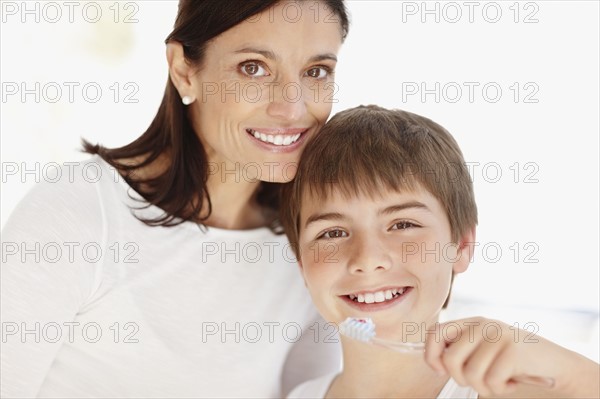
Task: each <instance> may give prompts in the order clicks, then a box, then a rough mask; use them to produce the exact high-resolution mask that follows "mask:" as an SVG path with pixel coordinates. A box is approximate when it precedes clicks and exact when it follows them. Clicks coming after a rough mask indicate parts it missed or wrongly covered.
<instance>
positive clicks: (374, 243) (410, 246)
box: [299, 188, 475, 338]
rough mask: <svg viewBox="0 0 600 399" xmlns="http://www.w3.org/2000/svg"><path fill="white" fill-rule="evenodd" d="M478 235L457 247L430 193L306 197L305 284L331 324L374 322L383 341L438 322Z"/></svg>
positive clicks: (303, 222) (302, 225) (302, 234)
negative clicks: (404, 326) (405, 326)
mask: <svg viewBox="0 0 600 399" xmlns="http://www.w3.org/2000/svg"><path fill="white" fill-rule="evenodd" d="M474 238H475V237H474V231H472V232H470V233H469V234H467V235H466V236H465V237H463V238H462V239H461V240H460V241H459V243H452V240H451V233H450V224H449V221H448V217H447V216H446V213H445V211H444V209H443V208H442V205H441V204H440V202H439V201H438V200H437V199H436V198H435V197H434V196H433V195H431V194H430V193H429V192H428V191H427V190H425V189H422V188H419V189H418V190H416V191H412V192H402V193H400V192H397V191H391V190H386V191H382V193H381V196H377V197H375V198H374V199H372V198H369V197H368V196H362V195H361V196H357V197H354V198H351V199H345V198H344V197H343V196H342V195H341V193H340V192H338V191H334V192H333V193H332V194H331V195H330V196H329V198H328V199H327V200H325V201H324V200H319V199H315V198H309V197H308V196H306V195H305V197H304V199H303V203H302V208H301V213H300V242H299V248H300V259H301V267H302V272H303V275H304V279H305V281H306V285H307V287H308V289H309V291H310V294H311V296H312V298H313V301H314V302H315V304H316V306H317V308H318V309H319V311H320V312H321V314H322V315H323V317H325V319H327V320H329V321H332V322H335V323H340V322H342V321H343V320H345V319H346V317H370V318H372V319H373V321H374V322H375V324H376V326H377V335H378V336H383V337H388V338H392V337H393V336H397V335H398V333H399V332H400V330H401V326H400V324H399V323H402V322H409V323H417V325H419V326H420V325H421V323H423V322H425V323H427V324H430V323H434V322H436V321H437V317H438V314H439V311H440V309H441V308H442V305H443V303H444V301H445V299H446V297H447V295H448V292H449V289H450V284H451V276H452V271H454V272H455V273H460V272H463V271H464V270H466V268H467V267H468V264H469V261H470V255H471V252H470V250H471V248H472V247H471V246H470V245H468V244H467V245H465V244H463V242H473V241H474Z"/></svg>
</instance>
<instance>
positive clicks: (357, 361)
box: [327, 340, 448, 398]
mask: <svg viewBox="0 0 600 399" xmlns="http://www.w3.org/2000/svg"><path fill="white" fill-rule="evenodd" d="M342 346H343V350H344V371H343V372H342V373H341V374H340V375H339V376H338V377H337V378H336V379H335V380H334V382H333V383H332V385H331V387H330V388H329V391H328V393H327V398H341V397H345V398H358V397H363V398H365V397H370V398H377V397H378V398H384V397H388V398H389V397H409V398H418V397H424V398H435V397H437V396H438V395H439V393H440V391H441V390H442V388H443V387H444V385H445V384H446V382H447V381H448V377H447V376H445V377H440V376H439V375H437V374H436V372H435V371H433V370H432V369H431V368H430V367H429V366H428V365H427V364H426V363H425V360H424V357H423V353H420V352H418V353H399V352H394V351H392V350H390V349H387V348H382V347H378V346H374V345H365V344H363V343H361V342H356V341H348V340H344V342H343V344H342Z"/></svg>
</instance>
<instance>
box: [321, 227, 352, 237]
mask: <svg viewBox="0 0 600 399" xmlns="http://www.w3.org/2000/svg"><path fill="white" fill-rule="evenodd" d="M342 237H348V233H346V232H345V231H344V230H339V229H335V230H329V231H326V232H325V233H323V234H321V235H320V236H319V237H317V238H342Z"/></svg>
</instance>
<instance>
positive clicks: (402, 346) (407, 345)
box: [370, 338, 425, 353]
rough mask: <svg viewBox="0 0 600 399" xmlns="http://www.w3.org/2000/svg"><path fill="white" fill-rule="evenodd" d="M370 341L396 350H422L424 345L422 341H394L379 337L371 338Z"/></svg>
mask: <svg viewBox="0 0 600 399" xmlns="http://www.w3.org/2000/svg"><path fill="white" fill-rule="evenodd" d="M370 342H371V343H373V344H375V345H379V346H383V347H386V348H389V349H392V350H395V351H396V352H405V353H406V352H423V351H424V350H425V345H424V344H423V343H420V342H419V343H412V342H395V341H387V340H384V339H381V338H371V340H370Z"/></svg>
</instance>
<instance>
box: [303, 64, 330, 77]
mask: <svg viewBox="0 0 600 399" xmlns="http://www.w3.org/2000/svg"><path fill="white" fill-rule="evenodd" d="M330 73H331V70H330V69H329V68H326V67H322V66H321V67H314V68H310V69H309V70H308V71H306V75H307V76H309V77H311V78H314V79H324V78H326V77H327V76H329V74H330Z"/></svg>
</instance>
